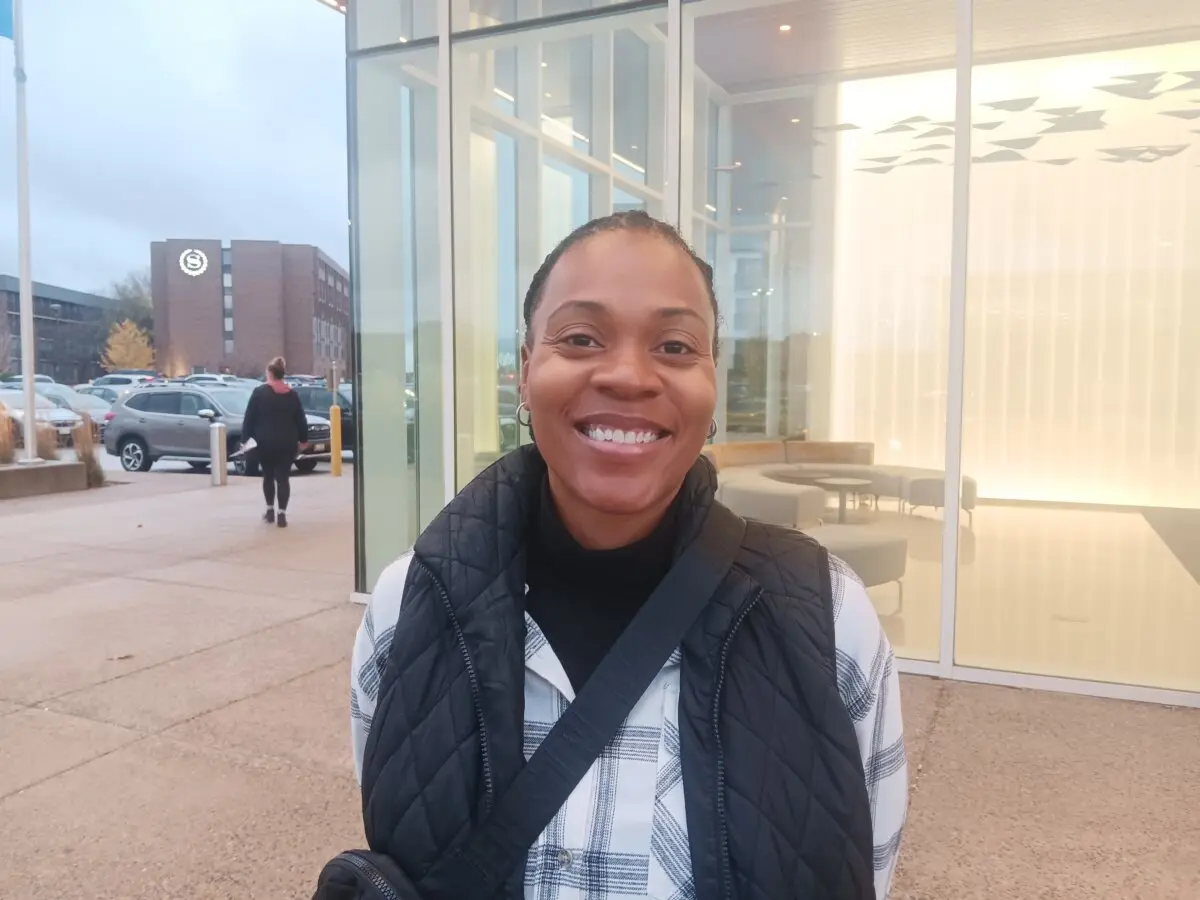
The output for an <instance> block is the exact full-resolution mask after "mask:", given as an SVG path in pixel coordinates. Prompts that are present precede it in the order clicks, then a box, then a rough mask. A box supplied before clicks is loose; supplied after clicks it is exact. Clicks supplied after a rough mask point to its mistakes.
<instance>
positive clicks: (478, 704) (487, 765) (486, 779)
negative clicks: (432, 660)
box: [421, 564, 495, 812]
mask: <svg viewBox="0 0 1200 900" xmlns="http://www.w3.org/2000/svg"><path fill="white" fill-rule="evenodd" d="M421 566H422V568H424V569H425V571H426V572H428V574H429V576H430V577H431V578H432V579H433V583H434V584H436V585H437V589H438V593H439V594H440V595H441V597H442V604H443V605H444V606H445V607H446V615H447V616H449V617H450V623H451V624H452V625H453V626H454V636H455V640H457V642H458V649H459V651H460V652H461V653H462V658H463V664H464V665H465V666H466V667H467V679H468V680H469V681H470V682H471V702H472V704H473V705H474V707H475V722H476V723H477V724H478V725H479V752H480V756H481V757H482V759H483V788H484V793H485V797H484V812H491V810H492V800H493V794H494V790H495V786H494V784H493V782H492V756H491V752H490V750H489V743H490V742H489V741H488V734H487V726H486V724H485V723H484V720H483V697H482V696H481V695H480V693H479V679H478V678H477V677H476V675H475V664H474V663H473V662H471V654H470V652H469V651H468V650H467V639H466V638H465V637H463V633H462V628H461V627H459V624H458V617H457V616H455V615H454V606H453V605H452V604H451V603H450V595H449V594H447V593H446V589H445V588H444V587H442V583H441V582H440V581H438V579H437V576H435V575H434V574H433V573H432V572H430V571H429V569H428V568H427V567H425V566H424V564H421Z"/></svg>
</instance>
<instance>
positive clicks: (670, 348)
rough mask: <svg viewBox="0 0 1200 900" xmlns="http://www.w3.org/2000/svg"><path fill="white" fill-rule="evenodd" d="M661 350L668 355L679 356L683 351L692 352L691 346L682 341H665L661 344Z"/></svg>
mask: <svg viewBox="0 0 1200 900" xmlns="http://www.w3.org/2000/svg"><path fill="white" fill-rule="evenodd" d="M662 350H663V352H664V353H666V354H667V355H668V356H679V355H682V354H684V353H691V352H692V348H691V347H689V346H688V345H687V344H685V343H684V342H683V341H667V342H666V343H665V344H663V345H662Z"/></svg>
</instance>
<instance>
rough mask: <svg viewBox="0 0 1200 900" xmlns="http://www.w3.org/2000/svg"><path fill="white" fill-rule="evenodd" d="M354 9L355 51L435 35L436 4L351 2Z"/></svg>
mask: <svg viewBox="0 0 1200 900" xmlns="http://www.w3.org/2000/svg"><path fill="white" fill-rule="evenodd" d="M353 6H354V9H353V11H352V13H351V19H350V21H351V22H352V23H353V25H354V31H353V34H352V38H353V41H352V42H353V44H354V46H355V48H356V49H359V50H365V49H367V48H370V47H384V46H387V45H389V44H397V43H407V42H408V41H415V40H419V39H421V38H430V37H436V36H437V7H438V4H437V3H435V2H431V0H354V4H353Z"/></svg>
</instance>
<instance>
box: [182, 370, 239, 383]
mask: <svg viewBox="0 0 1200 900" xmlns="http://www.w3.org/2000/svg"><path fill="white" fill-rule="evenodd" d="M183 381H184V383H186V384H232V385H236V384H239V383H241V381H242V379H240V378H238V377H237V376H236V375H219V374H217V373H215V372H199V373H197V374H195V375H188V376H187V377H186V378H184V379H183Z"/></svg>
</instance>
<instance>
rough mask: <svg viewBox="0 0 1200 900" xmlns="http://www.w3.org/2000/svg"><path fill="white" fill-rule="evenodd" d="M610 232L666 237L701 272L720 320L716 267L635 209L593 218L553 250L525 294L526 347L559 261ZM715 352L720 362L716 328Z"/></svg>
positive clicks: (674, 233) (667, 228) (663, 224)
mask: <svg viewBox="0 0 1200 900" xmlns="http://www.w3.org/2000/svg"><path fill="white" fill-rule="evenodd" d="M608 231H639V232H642V233H644V234H649V235H653V236H655V237H658V238H662V239H663V240H665V241H667V242H668V243H670V244H672V245H674V246H675V247H678V248H679V249H680V250H682V251H683V252H684V253H686V254H687V255H688V257H689V258H690V259H691V261H692V262H693V263H694V264H695V266H696V268H697V269H698V270H699V271H700V278H701V280H702V281H703V282H704V290H705V292H706V293H707V294H708V302H709V303H710V304H712V311H713V322H714V324H715V322H716V321H717V318H718V309H717V293H716V290H715V288H714V287H713V270H712V266H710V265H709V264H708V263H706V262H705V261H704V260H703V259H701V258H700V257H699V256H697V255H696V252H695V251H694V250H693V249H692V248H691V246H690V245H689V244H688V242H687V241H685V240H684V239H683V237H682V235H680V234H679V232H678V231H677V230H676V229H675V227H674V226H672V225H669V224H667V223H666V222H663V221H661V220H659V219H655V218H654V217H652V216H651V215H649V214H648V213H647V212H645V211H644V210H640V209H631V210H626V211H623V212H615V213H612V214H611V215H607V216H601V217H600V218H598V219H592V220H591V221H590V222H587V223H585V224H583V225H580V226H579V227H578V228H576V229H575V230H574V231H572V232H571V233H570V234H568V235H567V236H566V237H565V238H563V239H562V241H561V242H560V243H559V245H558V246H557V247H555V248H554V249H553V250H551V251H550V254H549V255H548V256H547V257H546V258H545V260H543V261H542V265H541V266H540V267H539V268H538V270H537V272H536V273H534V276H533V280H532V281H530V282H529V290H528V291H526V292H525V345H526V346H527V347H528V346H529V345H530V343H531V341H532V340H533V338H532V331H531V324H532V322H533V314H534V311H535V310H537V307H538V304H539V303H541V301H542V294H543V293H544V292H545V289H546V281H547V279H549V277H550V273H551V272H552V271H553V270H554V267H555V266H556V265H557V264H558V261H559V259H561V258H562V255H563V254H564V253H566V252H567V251H568V250H570V249H571V248H572V247H573V246H575V245H576V244H579V243H582V242H583V241H585V240H587V239H588V238H590V237H593V236H594V235H597V234H603V233H604V232H608ZM712 352H713V359H716V357H717V335H716V329H715V328H714V330H713V345H712Z"/></svg>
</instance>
